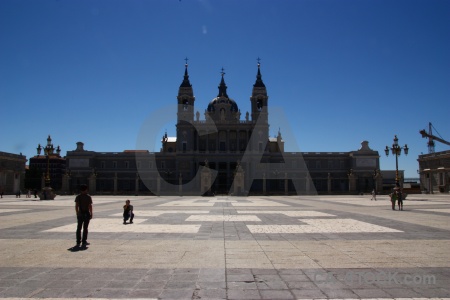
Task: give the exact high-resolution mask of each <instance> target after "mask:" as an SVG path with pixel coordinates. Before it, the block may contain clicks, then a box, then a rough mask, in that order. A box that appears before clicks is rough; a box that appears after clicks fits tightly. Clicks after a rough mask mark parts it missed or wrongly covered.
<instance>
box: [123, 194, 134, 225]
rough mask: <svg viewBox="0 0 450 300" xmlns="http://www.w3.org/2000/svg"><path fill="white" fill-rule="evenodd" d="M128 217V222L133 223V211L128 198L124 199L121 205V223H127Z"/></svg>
mask: <svg viewBox="0 0 450 300" xmlns="http://www.w3.org/2000/svg"><path fill="white" fill-rule="evenodd" d="M128 219H130V224H133V219H134V213H133V205H131V204H130V200H127V201H125V205H124V206H123V224H127V221H128Z"/></svg>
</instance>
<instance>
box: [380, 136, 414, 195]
mask: <svg viewBox="0 0 450 300" xmlns="http://www.w3.org/2000/svg"><path fill="white" fill-rule="evenodd" d="M402 149H403V151H404V152H405V155H408V151H409V148H408V145H406V144H405V146H403V147H401V146H399V145H398V138H397V135H395V137H394V143H393V144H392V147H391V148H390V150H391V151H392V155H395V186H396V187H399V186H400V183H399V181H400V180H399V177H398V157H399V156H400V155H401V154H402ZM384 152H385V153H386V156H389V147H388V146H386V149H384Z"/></svg>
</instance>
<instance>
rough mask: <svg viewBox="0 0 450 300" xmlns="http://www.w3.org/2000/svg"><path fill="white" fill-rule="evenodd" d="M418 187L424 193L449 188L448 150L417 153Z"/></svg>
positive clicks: (449, 167) (449, 158) (445, 191)
mask: <svg viewBox="0 0 450 300" xmlns="http://www.w3.org/2000/svg"><path fill="white" fill-rule="evenodd" d="M418 162H419V175H420V188H421V190H422V192H424V193H448V192H449V190H450V150H447V151H441V152H434V153H430V154H422V155H419V158H418Z"/></svg>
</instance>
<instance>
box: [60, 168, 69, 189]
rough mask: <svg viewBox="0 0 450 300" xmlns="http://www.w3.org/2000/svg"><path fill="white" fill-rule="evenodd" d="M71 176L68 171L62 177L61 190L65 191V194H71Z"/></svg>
mask: <svg viewBox="0 0 450 300" xmlns="http://www.w3.org/2000/svg"><path fill="white" fill-rule="evenodd" d="M69 180H70V176H69V174H67V173H64V175H63V177H62V186H61V192H63V193H65V194H69V192H70V183H69Z"/></svg>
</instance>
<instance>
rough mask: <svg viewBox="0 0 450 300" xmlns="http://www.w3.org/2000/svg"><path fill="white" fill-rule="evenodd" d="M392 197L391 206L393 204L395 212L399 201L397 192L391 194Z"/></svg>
mask: <svg viewBox="0 0 450 300" xmlns="http://www.w3.org/2000/svg"><path fill="white" fill-rule="evenodd" d="M389 196H390V197H391V204H392V210H395V201H397V191H396V190H394V191H393V192H392V193H391V194H389Z"/></svg>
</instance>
